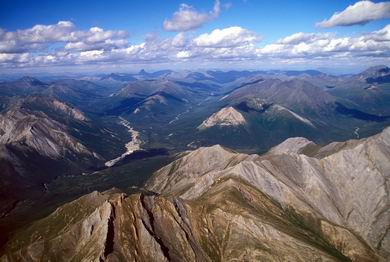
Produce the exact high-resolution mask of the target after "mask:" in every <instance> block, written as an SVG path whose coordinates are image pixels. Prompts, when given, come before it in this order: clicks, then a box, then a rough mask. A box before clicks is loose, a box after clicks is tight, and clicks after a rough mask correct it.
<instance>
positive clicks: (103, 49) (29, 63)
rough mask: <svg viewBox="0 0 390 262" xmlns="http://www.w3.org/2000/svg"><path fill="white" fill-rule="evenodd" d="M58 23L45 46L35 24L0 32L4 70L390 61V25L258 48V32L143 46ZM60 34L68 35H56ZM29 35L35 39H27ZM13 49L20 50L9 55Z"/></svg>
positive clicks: (216, 33)
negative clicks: (131, 65)
mask: <svg viewBox="0 0 390 262" xmlns="http://www.w3.org/2000/svg"><path fill="white" fill-rule="evenodd" d="M58 25H59V24H56V25H48V26H40V27H43V28H49V29H50V30H51V31H52V32H51V34H49V35H50V36H49V35H48V34H46V33H45V35H44V38H46V42H42V41H41V42H39V43H36V42H27V41H36V35H37V34H38V35H39V34H44V33H42V32H41V30H36V28H37V27H36V26H34V27H32V28H30V29H26V30H19V31H15V32H6V31H4V30H0V68H14V67H26V68H31V67H39V66H53V67H54V66H57V65H61V66H62V65H90V64H94V65H102V66H103V65H104V66H107V65H118V66H119V65H123V64H131V63H133V64H138V63H144V64H145V63H149V64H158V63H166V64H167V65H172V64H174V63H176V62H183V63H184V62H185V63H193V64H200V63H202V64H203V63H215V64H218V63H220V64H221V65H226V64H232V65H233V64H234V63H240V62H242V63H245V64H246V65H247V66H249V65H254V64H256V63H259V62H263V63H265V61H267V63H269V64H272V63H279V64H280V63H284V64H313V63H314V62H315V61H323V63H330V61H332V63H336V62H337V63H340V64H342V63H341V62H340V61H343V63H345V62H348V63H359V64H362V63H366V62H367V63H368V61H371V62H372V61H374V60H375V61H380V62H381V63H383V61H385V62H386V59H387V60H388V59H389V58H390V25H387V26H385V27H384V28H382V29H380V30H377V31H373V32H371V33H366V34H361V35H356V36H348V37H345V36H338V35H336V34H331V33H304V32H299V33H295V34H292V35H289V36H286V37H284V38H281V39H279V40H278V41H275V42H274V43H271V44H267V45H265V46H264V47H259V46H258V41H259V37H258V35H257V34H256V33H254V32H252V31H250V30H248V29H245V28H242V27H239V26H234V27H228V28H221V29H215V30H213V31H211V32H209V33H205V34H201V35H197V36H196V35H195V36H193V35H190V34H188V35H187V33H186V34H185V33H183V32H181V33H178V34H176V35H175V36H174V37H172V38H166V39H159V38H158V36H157V35H149V36H148V37H146V39H145V41H144V42H143V43H139V44H131V43H130V42H129V41H128V39H127V33H126V32H124V31H121V30H116V31H109V30H104V29H102V28H97V27H92V28H91V29H89V30H85V31H80V30H76V28H75V26H74V25H73V24H63V25H60V26H58ZM65 25H66V26H65ZM62 27H63V28H62ZM33 28H35V29H34V30H32V29H33ZM54 28H56V29H54ZM61 30H63V31H64V35H61V34H60V33H58V32H59V31H61ZM28 31H29V32H31V34H33V36H30V37H28V34H27V33H26V32H28ZM65 31H66V33H65ZM5 35H7V36H5ZM20 35H23V39H24V42H23V41H21V39H22V38H20ZM27 39H30V40H27ZM9 46H12V47H13V48H14V49H15V50H19V52H10V49H9ZM7 48H8V49H7ZM4 50H6V51H4ZM275 61H277V62H275Z"/></svg>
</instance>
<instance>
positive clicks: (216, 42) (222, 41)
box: [194, 26, 259, 47]
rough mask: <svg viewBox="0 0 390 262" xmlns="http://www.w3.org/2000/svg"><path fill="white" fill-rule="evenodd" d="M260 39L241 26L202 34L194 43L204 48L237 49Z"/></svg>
mask: <svg viewBox="0 0 390 262" xmlns="http://www.w3.org/2000/svg"><path fill="white" fill-rule="evenodd" d="M258 39H259V37H258V36H257V35H256V34H255V33H253V32H251V31H249V30H247V29H244V28H241V27H239V26H233V27H228V28H224V29H215V30H213V31H212V32H211V33H209V34H208V33H205V34H202V35H200V36H198V37H197V38H195V39H194V43H195V45H197V46H202V47H235V46H242V45H251V44H254V43H255V42H257V41H258Z"/></svg>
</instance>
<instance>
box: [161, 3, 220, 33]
mask: <svg viewBox="0 0 390 262" xmlns="http://www.w3.org/2000/svg"><path fill="white" fill-rule="evenodd" d="M220 12H221V4H220V2H219V0H216V1H215V4H214V7H213V10H212V11H210V12H207V13H201V12H198V11H197V10H195V8H193V7H192V6H190V5H187V4H181V5H180V7H179V10H178V11H176V12H175V13H174V14H173V16H172V19H170V20H168V19H166V20H165V21H164V23H163V27H164V30H166V31H174V32H185V31H189V30H193V29H195V28H198V27H200V26H202V25H203V24H205V23H207V22H209V21H211V20H213V19H215V18H217V17H218V16H219V14H220Z"/></svg>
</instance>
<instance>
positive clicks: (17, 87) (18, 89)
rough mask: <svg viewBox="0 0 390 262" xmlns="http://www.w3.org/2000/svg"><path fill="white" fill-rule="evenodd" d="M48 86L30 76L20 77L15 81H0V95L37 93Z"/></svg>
mask: <svg viewBox="0 0 390 262" xmlns="http://www.w3.org/2000/svg"><path fill="white" fill-rule="evenodd" d="M47 87H48V84H47V83H44V82H41V81H39V80H38V79H35V78H32V77H22V78H20V79H18V80H15V81H10V82H1V83H0V95H2V96H3V95H5V96H15V95H30V94H34V93H39V92H41V91H43V90H44V89H46V88H47Z"/></svg>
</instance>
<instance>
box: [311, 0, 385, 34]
mask: <svg viewBox="0 0 390 262" xmlns="http://www.w3.org/2000/svg"><path fill="white" fill-rule="evenodd" d="M384 18H390V2H382V3H373V2H371V1H359V2H356V3H355V4H353V5H350V6H348V7H347V8H346V9H345V10H343V11H341V12H336V13H334V14H333V15H332V17H331V18H329V19H326V20H324V21H322V22H319V23H317V24H316V26H318V27H323V28H329V27H334V26H351V25H363V24H366V23H368V22H370V21H374V20H379V19H384Z"/></svg>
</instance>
